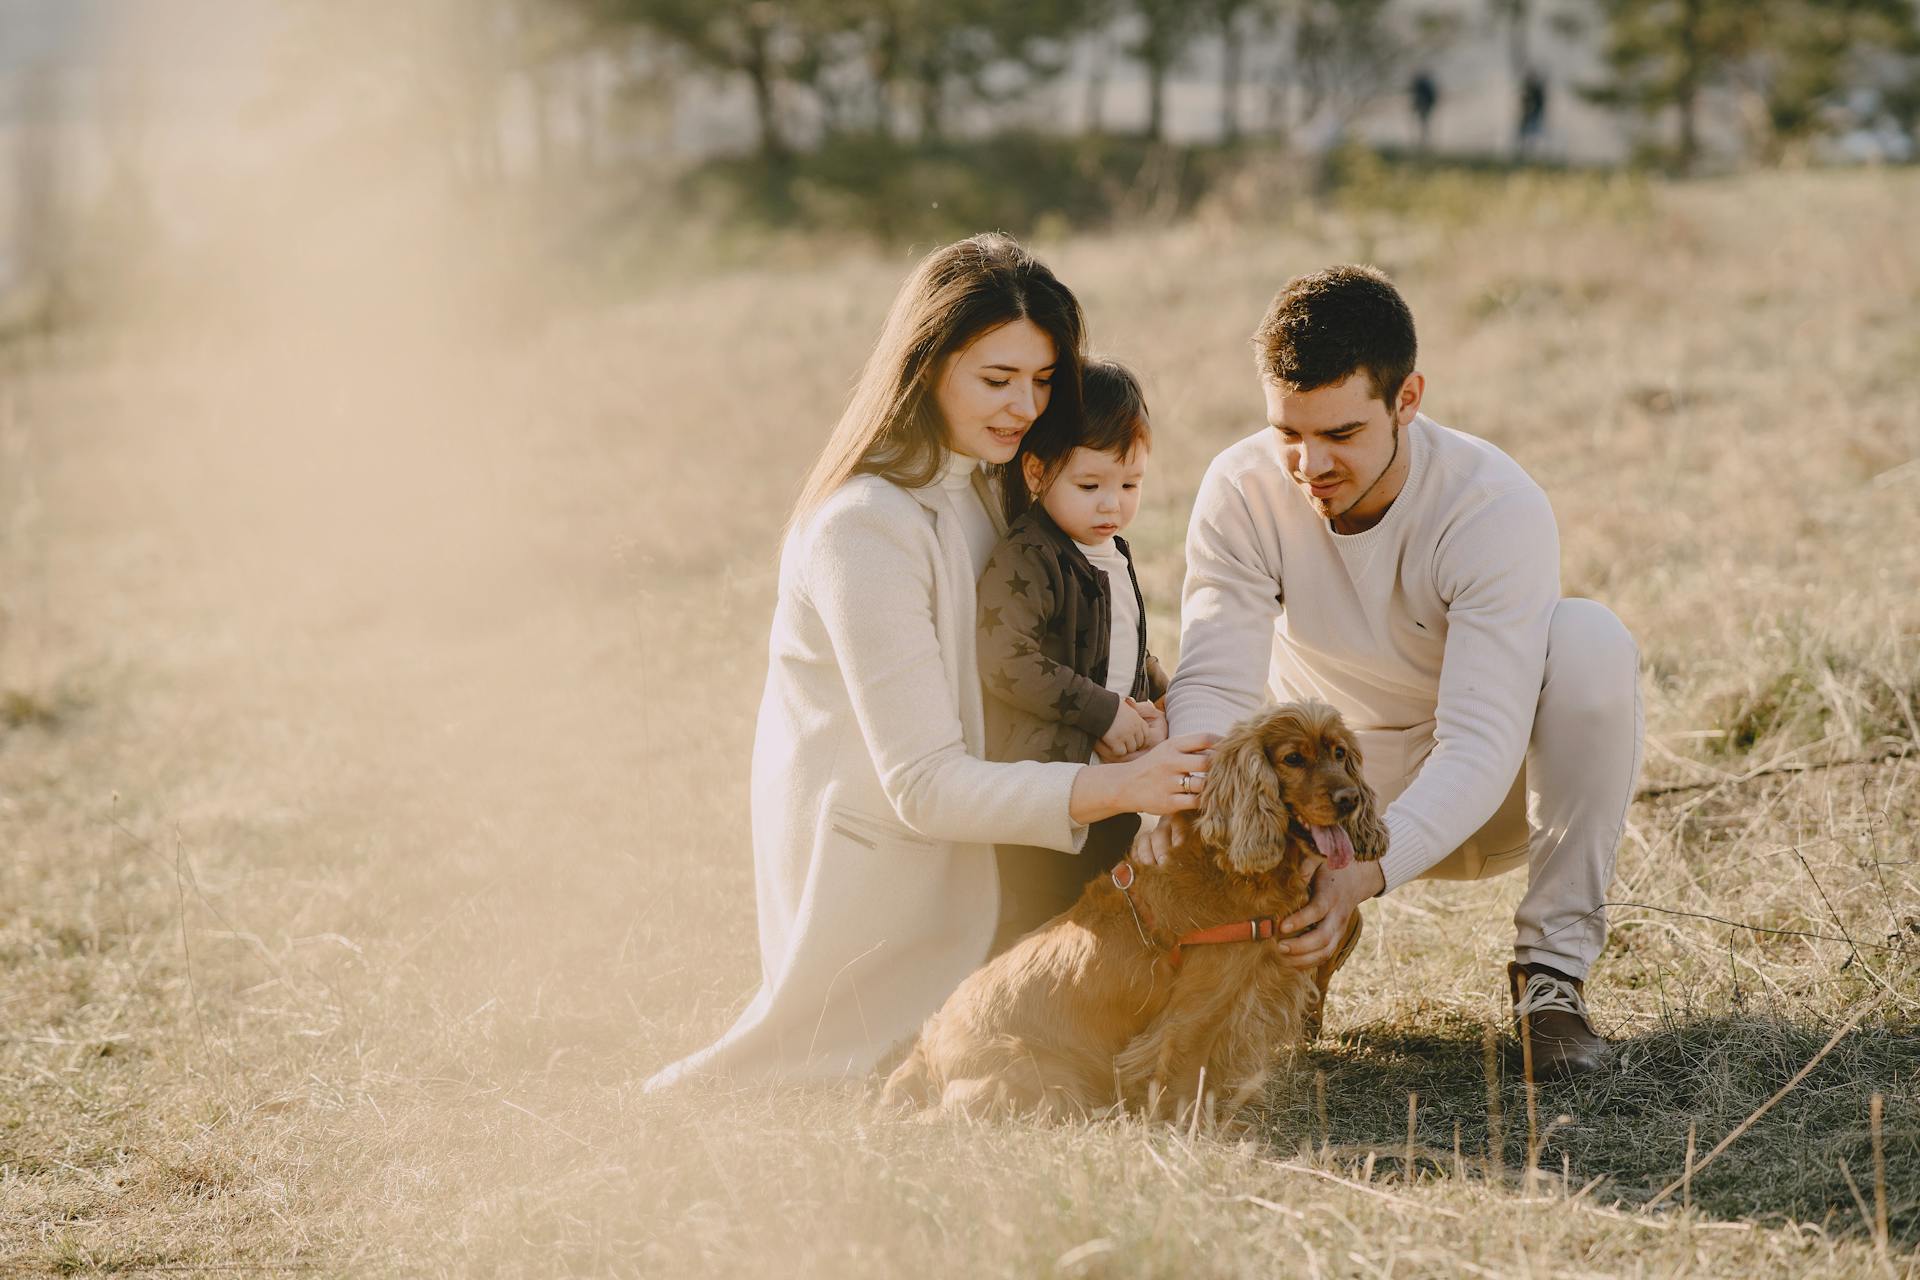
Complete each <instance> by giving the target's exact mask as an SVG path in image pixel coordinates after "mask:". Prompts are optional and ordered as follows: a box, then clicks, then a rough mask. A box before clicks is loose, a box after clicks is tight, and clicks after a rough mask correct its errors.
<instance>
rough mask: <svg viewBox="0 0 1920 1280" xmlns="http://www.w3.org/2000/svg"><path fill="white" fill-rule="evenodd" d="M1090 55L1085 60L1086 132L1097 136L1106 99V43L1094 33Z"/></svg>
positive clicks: (1101, 123) (1100, 130)
mask: <svg viewBox="0 0 1920 1280" xmlns="http://www.w3.org/2000/svg"><path fill="white" fill-rule="evenodd" d="M1092 49H1093V52H1092V55H1091V56H1090V57H1089V58H1088V59H1087V106H1086V117H1087V119H1086V125H1085V129H1086V132H1087V133H1089V134H1094V135H1096V136H1097V135H1098V134H1099V133H1101V132H1102V130H1103V129H1104V128H1105V121H1104V119H1103V110H1102V109H1103V108H1104V107H1105V105H1106V97H1107V42H1106V39H1105V37H1103V36H1101V35H1099V34H1098V33H1095V34H1094V36H1093V37H1092Z"/></svg>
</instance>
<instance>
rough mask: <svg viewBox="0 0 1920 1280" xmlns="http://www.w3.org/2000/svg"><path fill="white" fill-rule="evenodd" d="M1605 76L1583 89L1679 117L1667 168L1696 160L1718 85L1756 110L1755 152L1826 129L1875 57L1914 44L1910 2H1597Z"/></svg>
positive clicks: (1621, 105) (1612, 102)
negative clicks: (1702, 120)
mask: <svg viewBox="0 0 1920 1280" xmlns="http://www.w3.org/2000/svg"><path fill="white" fill-rule="evenodd" d="M1597 2H1598V4H1599V6H1600V9H1601V13H1602V15H1603V17H1604V18H1605V20H1606V24H1607V37H1606V46H1605V49H1604V53H1603V56H1604V58H1605V62H1606V65H1607V68H1608V70H1609V71H1610V72H1611V75H1612V78H1611V79H1610V80H1609V81H1608V82H1607V83H1605V84H1602V85H1599V86H1594V87H1591V88H1588V89H1586V90H1584V92H1585V93H1586V96H1588V97H1589V98H1591V99H1592V100H1594V101H1596V102H1599V103H1602V104H1604V105H1607V106H1612V107H1615V108H1618V109H1622V110H1629V111H1635V112H1639V113H1641V114H1643V115H1648V116H1653V115H1658V114H1660V113H1662V112H1664V111H1666V110H1668V109H1672V110H1673V111H1674V113H1675V114H1676V116H1677V118H1678V137H1677V139H1676V143H1675V149H1674V163H1675V165H1676V167H1677V168H1679V169H1680V170H1681V171H1683V172H1684V171H1688V170H1691V169H1693V168H1694V167H1695V166H1696V165H1697V163H1698V161H1699V156H1700V127H1699V117H1700V102H1701V96H1702V94H1703V93H1705V92H1706V91H1707V90H1709V89H1712V88H1717V87H1725V88H1729V89H1732V90H1734V91H1736V92H1737V93H1740V94H1742V95H1744V97H1745V98H1746V100H1747V101H1748V102H1750V103H1752V104H1754V109H1753V110H1752V111H1750V113H1749V115H1750V117H1751V118H1752V120H1753V124H1754V132H1755V133H1756V134H1757V135H1758V141H1759V145H1760V147H1761V149H1762V152H1763V154H1766V155H1768V156H1769V157H1777V156H1778V155H1779V154H1780V152H1781V149H1782V147H1783V146H1784V145H1785V144H1786V143H1788V142H1791V141H1795V140H1798V139H1803V138H1805V137H1807V136H1809V135H1810V134H1812V133H1814V132H1817V131H1819V130H1821V129H1823V128H1824V127H1826V125H1827V124H1828V123H1829V121H1828V119H1827V117H1828V113H1829V111H1830V110H1831V109H1833V108H1836V107H1837V106H1839V105H1840V103H1841V100H1842V99H1843V98H1844V97H1845V95H1846V93H1847V91H1848V90H1849V89H1850V88H1852V87H1853V86H1854V85H1855V84H1856V83H1858V82H1859V79H1860V77H1861V62H1862V60H1863V59H1864V58H1865V57H1867V56H1868V55H1869V54H1870V53H1871V52H1873V51H1875V50H1879V51H1889V50H1897V49H1900V48H1903V47H1908V46H1909V45H1910V44H1911V43H1912V41H1913V40H1914V34H1913V33H1914V28H1915V14H1914V9H1913V5H1912V3H1911V0H1597Z"/></svg>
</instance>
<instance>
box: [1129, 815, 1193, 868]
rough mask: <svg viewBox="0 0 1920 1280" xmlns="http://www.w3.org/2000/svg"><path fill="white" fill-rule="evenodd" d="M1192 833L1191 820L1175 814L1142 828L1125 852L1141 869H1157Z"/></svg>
mask: <svg viewBox="0 0 1920 1280" xmlns="http://www.w3.org/2000/svg"><path fill="white" fill-rule="evenodd" d="M1192 831H1193V818H1192V817H1191V816H1190V815H1188V814H1184V813H1176V814H1174V815H1173V816H1172V817H1170V818H1162V819H1160V821H1159V822H1158V823H1156V824H1154V825H1153V826H1150V827H1146V826H1143V827H1142V828H1141V829H1140V834H1139V835H1137V836H1135V837H1134V838H1133V848H1132V849H1130V850H1128V851H1127V857H1129V858H1131V859H1132V860H1133V861H1135V862H1137V863H1139V864H1140V865H1141V866H1143V867H1157V866H1160V865H1161V864H1162V863H1164V862H1165V861H1166V860H1167V859H1168V858H1170V857H1172V856H1173V851H1174V849H1175V847H1176V846H1179V845H1183V844H1185V843H1186V842H1187V837H1188V836H1189V835H1190V834H1191V833H1192Z"/></svg>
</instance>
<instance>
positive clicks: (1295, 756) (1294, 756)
mask: <svg viewBox="0 0 1920 1280" xmlns="http://www.w3.org/2000/svg"><path fill="white" fill-rule="evenodd" d="M1283 763H1285V764H1286V766H1287V768H1289V769H1298V768H1301V767H1303V766H1304V765H1305V764H1306V763H1307V758H1306V757H1305V756H1303V755H1301V754H1300V753H1299V752H1298V751H1289V752H1287V758H1286V760H1285V761H1284V762H1283Z"/></svg>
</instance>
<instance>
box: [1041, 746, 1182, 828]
mask: <svg viewBox="0 0 1920 1280" xmlns="http://www.w3.org/2000/svg"><path fill="white" fill-rule="evenodd" d="M1219 740H1220V735H1218V734H1214V733H1186V734H1182V735H1180V736H1179V737H1177V738H1169V739H1167V741H1165V742H1162V743H1161V744H1160V745H1159V746H1157V747H1155V748H1154V749H1153V750H1151V751H1149V752H1147V753H1146V754H1145V755H1143V756H1140V757H1139V758H1138V759H1134V760H1129V761H1126V762H1125V763H1122V764H1094V765H1088V766H1087V767H1086V768H1084V769H1082V770H1081V771H1080V772H1079V773H1078V774H1077V775H1075V777H1074V780H1073V795H1072V797H1071V799H1070V801H1069V803H1068V812H1069V814H1070V815H1071V816H1072V818H1073V820H1074V821H1075V822H1080V823H1088V822H1098V821H1100V819H1102V818H1111V817H1112V816H1113V815H1114V814H1116V813H1157V814H1163V815H1164V814H1169V813H1183V812H1185V811H1186V810H1188V809H1191V808H1193V807H1194V806H1195V805H1196V804H1199V803H1200V789H1201V787H1203V786H1204V785H1205V784H1206V780H1207V763H1208V760H1209V759H1210V757H1211V756H1212V754H1213V751H1212V748H1213V744H1214V743H1216V742H1218V741H1219Z"/></svg>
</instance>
